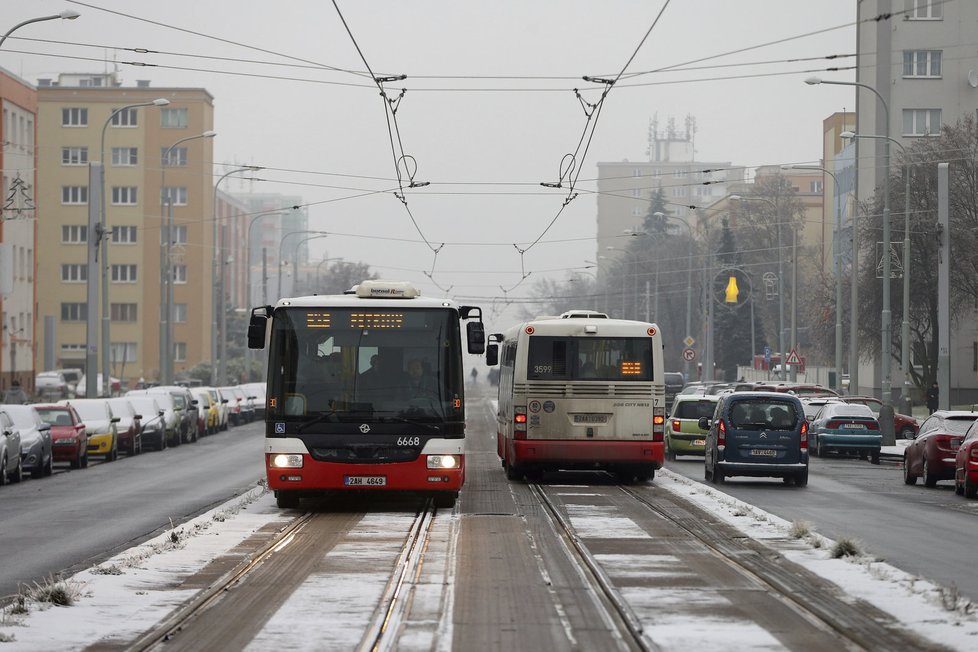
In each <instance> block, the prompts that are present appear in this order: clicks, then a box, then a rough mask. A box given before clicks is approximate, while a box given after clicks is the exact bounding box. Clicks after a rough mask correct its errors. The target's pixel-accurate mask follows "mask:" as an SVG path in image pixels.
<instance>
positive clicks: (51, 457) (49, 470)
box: [44, 451, 54, 476]
mask: <svg viewBox="0 0 978 652" xmlns="http://www.w3.org/2000/svg"><path fill="white" fill-rule="evenodd" d="M52 473H54V451H51V454H50V455H48V463H47V464H46V465H45V466H44V475H46V476H50V475H51V474H52Z"/></svg>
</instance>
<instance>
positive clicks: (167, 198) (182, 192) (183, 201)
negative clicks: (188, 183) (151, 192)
mask: <svg viewBox="0 0 978 652" xmlns="http://www.w3.org/2000/svg"><path fill="white" fill-rule="evenodd" d="M160 201H161V202H162V203H163V205H164V206H166V205H167V204H170V203H171V202H172V204H173V205H174V206H186V205H187V189H186V188H175V187H173V186H167V187H165V188H163V192H162V196H161V197H160Z"/></svg>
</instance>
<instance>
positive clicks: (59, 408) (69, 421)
mask: <svg viewBox="0 0 978 652" xmlns="http://www.w3.org/2000/svg"><path fill="white" fill-rule="evenodd" d="M34 409H35V410H37V414H38V415H39V416H40V417H41V419H42V420H43V421H44V422H45V423H47V424H48V425H50V426H51V449H52V451H53V452H54V461H55V462H68V463H69V464H71V468H73V469H81V468H84V467H86V466H88V433H87V432H86V430H85V424H84V422H82V419H81V416H79V414H78V412H77V411H76V410H75V408H73V407H71V406H70V405H55V404H51V405H42V404H37V405H34Z"/></svg>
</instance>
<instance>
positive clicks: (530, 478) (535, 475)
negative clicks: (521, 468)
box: [525, 468, 543, 482]
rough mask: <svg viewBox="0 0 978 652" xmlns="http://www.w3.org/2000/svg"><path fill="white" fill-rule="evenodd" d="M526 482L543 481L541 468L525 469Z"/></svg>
mask: <svg viewBox="0 0 978 652" xmlns="http://www.w3.org/2000/svg"><path fill="white" fill-rule="evenodd" d="M525 475H526V480H527V482H541V481H543V469H540V468H535V469H527V471H526V474H525Z"/></svg>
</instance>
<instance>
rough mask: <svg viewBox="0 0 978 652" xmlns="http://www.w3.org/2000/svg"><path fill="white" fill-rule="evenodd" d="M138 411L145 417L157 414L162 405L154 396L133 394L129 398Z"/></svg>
mask: <svg viewBox="0 0 978 652" xmlns="http://www.w3.org/2000/svg"><path fill="white" fill-rule="evenodd" d="M129 400H130V402H131V403H132V406H133V407H134V408H136V411H137V412H139V413H140V414H142V415H143V417H149V416H155V415H156V413H157V412H159V411H160V406H159V404H158V403H156V401H154V400H153V399H152V398H149V397H148V396H146V397H139V396H133V397H132V398H130V399H129Z"/></svg>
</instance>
